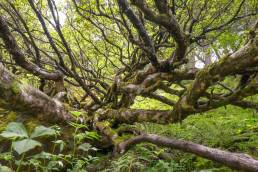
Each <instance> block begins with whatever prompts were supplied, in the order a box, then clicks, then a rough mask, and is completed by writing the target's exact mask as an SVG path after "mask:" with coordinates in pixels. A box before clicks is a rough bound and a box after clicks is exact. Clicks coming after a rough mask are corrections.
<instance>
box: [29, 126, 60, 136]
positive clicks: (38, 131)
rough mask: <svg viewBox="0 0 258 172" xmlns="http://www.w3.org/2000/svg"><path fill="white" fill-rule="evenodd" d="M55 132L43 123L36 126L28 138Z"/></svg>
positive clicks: (50, 134)
mask: <svg viewBox="0 0 258 172" xmlns="http://www.w3.org/2000/svg"><path fill="white" fill-rule="evenodd" d="M55 134H56V132H55V130H54V129H51V128H47V127H45V126H43V125H41V126H38V127H36V128H35V129H34V131H33V133H32V134H31V136H30V138H35V137H40V136H52V135H55Z"/></svg>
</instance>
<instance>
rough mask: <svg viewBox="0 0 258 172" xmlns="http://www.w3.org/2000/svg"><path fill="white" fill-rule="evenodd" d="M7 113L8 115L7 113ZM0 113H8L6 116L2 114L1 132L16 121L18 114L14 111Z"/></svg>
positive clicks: (0, 121)
mask: <svg viewBox="0 0 258 172" xmlns="http://www.w3.org/2000/svg"><path fill="white" fill-rule="evenodd" d="M6 112H7V113H6ZM0 113H6V114H0V115H1V116H0V132H1V131H3V130H4V129H5V127H6V126H7V125H8V124H9V123H10V122H13V121H16V117H17V114H16V113H15V112H13V111H11V112H8V111H4V110H3V111H1V112H0Z"/></svg>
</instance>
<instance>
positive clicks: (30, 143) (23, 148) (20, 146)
mask: <svg viewBox="0 0 258 172" xmlns="http://www.w3.org/2000/svg"><path fill="white" fill-rule="evenodd" d="M36 146H41V143H39V142H38V141H35V140H32V139H24V140H21V141H17V142H13V149H14V150H15V151H16V152H17V153H18V154H22V153H24V152H28V151H29V150H31V149H34V148H35V147H36Z"/></svg>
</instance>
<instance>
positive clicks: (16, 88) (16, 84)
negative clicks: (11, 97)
mask: <svg viewBox="0 0 258 172" xmlns="http://www.w3.org/2000/svg"><path fill="white" fill-rule="evenodd" d="M11 89H12V92H13V93H14V94H19V93H20V91H21V89H20V86H19V82H18V81H13V83H12V85H11Z"/></svg>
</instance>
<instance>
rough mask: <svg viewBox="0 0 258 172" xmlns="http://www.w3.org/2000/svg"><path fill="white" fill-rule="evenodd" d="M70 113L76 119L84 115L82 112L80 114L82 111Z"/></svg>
mask: <svg viewBox="0 0 258 172" xmlns="http://www.w3.org/2000/svg"><path fill="white" fill-rule="evenodd" d="M70 113H71V114H72V115H73V116H75V117H79V116H81V114H82V112H80V111H70Z"/></svg>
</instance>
